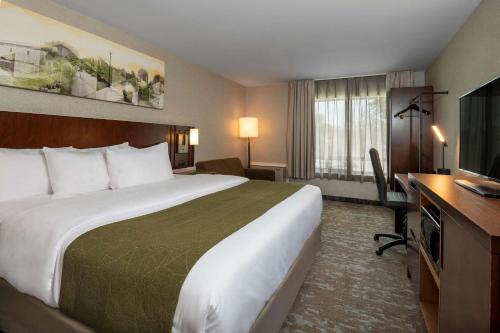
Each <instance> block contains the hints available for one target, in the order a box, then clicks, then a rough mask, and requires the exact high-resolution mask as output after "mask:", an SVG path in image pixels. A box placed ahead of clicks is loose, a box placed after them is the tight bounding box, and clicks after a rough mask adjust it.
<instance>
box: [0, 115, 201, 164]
mask: <svg viewBox="0 0 500 333" xmlns="http://www.w3.org/2000/svg"><path fill="white" fill-rule="evenodd" d="M189 128H191V127H189V126H178V125H163V124H150V123H138V122H131V121H120V120H106V119H92V118H80V117H67V116H52V115H42V114H33V113H19V112H6V111H0V148H42V147H67V146H73V147H75V148H93V147H103V146H110V145H115V144H120V143H123V142H126V141H128V142H129V143H130V145H131V146H133V147H137V148H144V147H149V146H152V145H155V144H158V143H160V142H163V141H167V142H168V143H169V154H170V161H171V162H172V167H173V168H174V169H178V168H185V167H190V166H194V147H193V146H189V151H188V153H182V154H180V153H177V139H178V135H177V133H180V132H184V131H186V130H188V129H189Z"/></svg>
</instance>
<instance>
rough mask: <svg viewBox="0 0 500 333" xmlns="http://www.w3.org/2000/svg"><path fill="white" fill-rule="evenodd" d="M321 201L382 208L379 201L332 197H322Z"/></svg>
mask: <svg viewBox="0 0 500 333" xmlns="http://www.w3.org/2000/svg"><path fill="white" fill-rule="evenodd" d="M323 200H330V201H341V202H349V203H355V204H362V205H372V206H382V204H381V203H380V201H376V200H368V199H359V198H348V197H337V196H334V195H323Z"/></svg>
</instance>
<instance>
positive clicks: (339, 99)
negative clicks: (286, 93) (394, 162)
mask: <svg viewBox="0 0 500 333" xmlns="http://www.w3.org/2000/svg"><path fill="white" fill-rule="evenodd" d="M316 84H317V85H318V86H317V87H316V103H315V126H316V127H315V128H316V129H315V131H316V165H315V169H316V174H317V176H319V177H327V178H331V177H335V178H338V179H346V180H351V179H359V180H363V179H364V178H365V177H372V176H373V167H372V164H371V160H370V155H369V150H370V148H375V149H377V150H378V152H379V156H380V159H381V163H382V168H383V170H384V173H385V174H387V110H386V92H385V77H384V76H377V77H367V78H354V79H341V80H328V81H317V82H316Z"/></svg>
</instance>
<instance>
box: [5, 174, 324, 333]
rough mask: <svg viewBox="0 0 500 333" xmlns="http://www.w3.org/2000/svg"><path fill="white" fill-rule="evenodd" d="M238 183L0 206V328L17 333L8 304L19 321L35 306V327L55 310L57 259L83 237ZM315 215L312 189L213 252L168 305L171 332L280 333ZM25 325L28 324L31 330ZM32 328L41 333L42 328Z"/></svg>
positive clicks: (222, 180)
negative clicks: (22, 308) (272, 332)
mask: <svg viewBox="0 0 500 333" xmlns="http://www.w3.org/2000/svg"><path fill="white" fill-rule="evenodd" d="M246 182H248V180H247V179H246V178H242V177H234V176H221V175H196V176H175V178H174V179H172V180H169V181H166V182H160V183H153V184H147V185H140V186H135V187H130V188H124V189H120V190H114V191H111V190H109V191H101V192H95V193H91V194H86V195H81V196H77V197H71V198H66V199H57V200H54V199H51V198H50V196H38V197H32V198H29V199H23V200H18V201H15V202H8V203H4V204H2V203H0V277H2V278H3V279H4V281H2V283H0V293H1V294H0V296H2V297H0V328H1V327H2V325H4V326H5V328H4V329H7V327H8V328H12V329H13V330H16V329H19V330H20V331H22V329H23V326H22V325H23V323H22V322H20V321H22V318H19V316H22V315H23V314H22V311H20V309H19V308H16V307H15V306H13V305H14V304H17V306H20V305H21V306H22V304H26V309H27V311H28V310H29V309H30V308H32V307H33V304H35V307H34V308H33V309H34V314H33V315H34V318H36V317H37V316H40V313H41V312H44V311H45V312H46V311H49V312H50V311H51V310H50V309H49V307H47V309H42V308H40V307H43V306H46V305H48V306H50V307H54V308H57V307H58V306H59V300H60V291H61V280H62V279H61V276H62V275H63V271H64V269H63V262H64V253H65V250H66V249H67V248H68V246H70V244H72V243H73V242H74V241H75V239H79V237H80V236H81V235H83V234H85V233H87V232H88V231H90V230H96V228H99V227H101V226H104V225H110V224H113V223H115V222H118V223H116V224H120V223H121V222H119V221H124V220H127V219H132V218H135V217H138V216H144V215H147V214H151V213H154V212H158V211H162V210H165V209H166V210H167V211H168V210H169V208H172V207H175V206H179V205H182V204H184V203H187V202H191V201H192V200H196V199H197V198H202V197H205V196H207V195H210V194H214V193H220V192H221V191H225V190H229V189H235V188H237V187H239V186H244V184H245V183H246ZM321 205H322V201H321V193H320V191H319V189H318V188H316V187H314V186H309V185H306V186H304V187H302V188H300V189H298V190H297V191H295V192H294V193H293V194H291V195H290V196H288V197H287V198H286V199H284V200H282V201H281V202H279V203H278V204H276V205H274V206H273V207H272V208H270V209H269V210H267V211H266V212H265V213H263V214H262V215H260V216H259V217H257V218H256V219H254V220H252V221H251V222H250V223H248V224H246V225H244V226H243V227H242V228H241V229H239V230H237V231H236V232H234V233H232V234H230V235H229V236H227V237H223V239H222V240H221V241H220V242H217V244H216V245H215V246H213V247H211V248H210V249H209V250H208V251H207V252H206V253H205V254H203V255H202V256H201V257H200V258H199V260H197V261H196V263H195V264H194V265H193V266H192V267H191V268H190V269H189V273H187V276H186V278H185V280H184V281H183V283H182V287H181V288H180V293H179V297H178V300H174V301H176V307H175V314H174V315H173V331H174V332H248V331H255V332H264V331H268V330H269V329H272V330H277V329H279V325H280V324H281V322H282V320H283V318H284V316H285V315H286V313H287V311H288V310H289V307H290V306H291V304H292V302H293V299H294V298H295V295H296V293H297V291H298V288H299V287H300V285H301V283H302V280H303V278H304V276H305V274H306V272H307V268H308V267H309V265H310V263H311V259H312V256H313V254H314V252H315V250H316V249H317V246H318V244H319V239H318V237H319V223H320V214H321ZM5 281H7V282H8V283H6V282H5ZM84 285H85V284H83V285H82V286H84ZM14 289H15V290H14ZM23 294H27V295H31V296H34V297H36V298H37V299H39V300H41V301H43V303H44V304H46V305H42V303H40V302H38V303H40V304H37V301H35V300H33V299H30V298H28V297H27V296H24V295H23ZM142 301H145V302H147V300H142ZM8 303H10V304H8ZM28 312H29V311H28ZM63 312H64V311H63ZM118 312H119V310H118ZM25 315H26V316H29V315H30V314H29V313H25ZM42 317H43V318H42V323H43V320H48V321H47V322H46V324H47V325H49V326H50V325H56V326H55V327H57V325H63V326H62V327H64V329H68V328H69V327H72V329H73V328H74V330H73V331H75V332H83V331H85V329H86V328H85V327H84V326H81V325H79V324H78V323H75V322H72V321H71V320H70V319H68V318H67V317H65V315H64V314H61V312H59V311H55V312H53V313H51V314H49V315H45V316H43V315H42ZM52 317H54V318H52ZM29 323H30V321H29V320H26V325H28V327H29V328H30V329H33V326H31V327H30V326H29ZM65 323H66V324H67V326H64V325H65ZM32 324H35V326H34V327H38V328H40V326H39V325H40V322H38V323H32ZM135 325H140V322H139V323H137V322H136V323H135ZM90 326H92V324H91V325H90ZM102 327H105V326H102ZM151 327H154V326H151ZM24 328H26V327H24ZM109 330H110V331H113V330H112V329H109ZM40 331H45V330H44V329H41V330H40ZM135 331H141V330H140V329H135Z"/></svg>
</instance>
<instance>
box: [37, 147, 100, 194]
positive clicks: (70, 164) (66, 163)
mask: <svg viewBox="0 0 500 333" xmlns="http://www.w3.org/2000/svg"><path fill="white" fill-rule="evenodd" d="M43 152H44V154H45V159H46V161H47V169H48V173H49V180H50V184H51V186H52V191H53V192H54V198H58V197H66V196H71V195H74V194H80V193H88V192H94V191H100V190H106V189H108V188H109V176H108V170H107V167H106V162H105V160H104V154H103V153H101V152H98V151H94V152H81V151H77V150H57V149H51V148H43Z"/></svg>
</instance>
